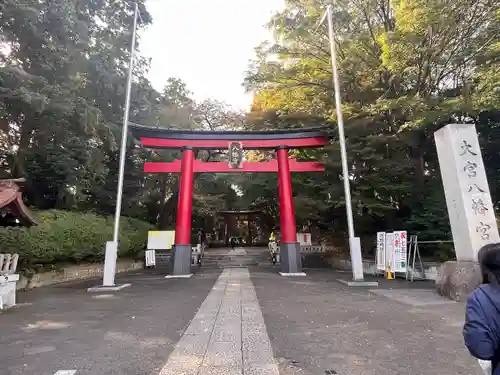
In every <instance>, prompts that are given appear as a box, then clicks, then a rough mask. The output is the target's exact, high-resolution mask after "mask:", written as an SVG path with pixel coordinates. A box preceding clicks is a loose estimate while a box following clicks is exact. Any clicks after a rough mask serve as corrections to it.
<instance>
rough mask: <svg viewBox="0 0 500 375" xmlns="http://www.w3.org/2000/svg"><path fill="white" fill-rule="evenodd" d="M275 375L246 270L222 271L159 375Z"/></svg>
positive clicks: (258, 309) (265, 333) (261, 319)
mask: <svg viewBox="0 0 500 375" xmlns="http://www.w3.org/2000/svg"><path fill="white" fill-rule="evenodd" d="M180 374H182V375H198V374H199V375H205V374H206V375H211V374H214V375H216V374H220V375H226V374H227V375H243V374H245V375H254V374H255V375H279V371H278V367H277V365H276V363H275V361H274V358H273V352H272V348H271V343H270V342H269V337H268V336H267V331H266V325H265V323H264V318H263V317H262V313H261V311H260V307H259V303H258V301H257V296H256V295H255V290H254V287H253V285H252V282H251V281H250V274H249V273H248V270H247V269H241V268H233V269H226V270H224V271H223V273H222V274H221V276H220V277H219V279H218V280H217V283H216V284H215V286H214V287H213V289H212V291H211V292H210V294H209V295H208V297H207V298H206V299H205V301H204V302H203V304H202V305H201V307H200V309H199V310H198V312H197V313H196V315H195V317H194V319H193V320H192V321H191V324H190V325H189V327H188V328H187V330H186V332H185V333H184V335H183V336H182V338H181V340H180V341H179V343H178V344H177V345H176V347H175V349H174V351H173V352H172V354H171V355H170V357H169V359H168V361H167V363H166V364H165V366H164V367H163V369H162V370H161V371H160V375H180Z"/></svg>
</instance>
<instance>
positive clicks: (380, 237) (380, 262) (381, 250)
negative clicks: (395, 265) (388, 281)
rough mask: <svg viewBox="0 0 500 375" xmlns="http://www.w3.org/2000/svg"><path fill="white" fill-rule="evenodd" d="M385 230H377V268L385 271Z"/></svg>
mask: <svg viewBox="0 0 500 375" xmlns="http://www.w3.org/2000/svg"><path fill="white" fill-rule="evenodd" d="M385 234H386V233H385V232H377V270H379V271H385V266H386V265H385Z"/></svg>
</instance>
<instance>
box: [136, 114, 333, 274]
mask: <svg viewBox="0 0 500 375" xmlns="http://www.w3.org/2000/svg"><path fill="white" fill-rule="evenodd" d="M131 130H132V133H133V134H134V136H135V137H136V138H138V139H140V140H141V143H142V145H143V146H144V147H146V148H151V149H182V150H183V151H182V159H181V160H175V161H174V162H168V163H145V165H144V172H148V173H181V180H180V188H179V201H178V206H177V221H176V230H175V245H174V247H173V250H172V258H171V259H172V275H173V276H179V277H182V276H188V275H191V216H192V200H193V184H194V173H204V172H205V173H249V172H250V173H255V172H267V173H274V172H277V173H278V188H279V202H280V223H281V243H280V255H281V257H280V258H281V271H282V274H293V273H299V272H302V260H301V257H300V245H299V244H298V243H297V229H296V223H295V212H294V207H293V195H292V180H291V172H322V171H324V167H323V166H322V165H320V164H318V163H316V162H299V161H297V160H295V159H291V158H290V157H289V155H288V150H289V149H297V148H316V147H322V146H324V145H325V144H327V143H328V133H327V131H326V129H325V128H302V129H290V130H272V131H220V132H209V131H188V130H172V129H160V128H152V127H145V126H139V125H135V124H134V125H132V126H131ZM195 149H204V150H214V149H228V150H229V160H228V162H202V161H200V160H195V158H194V150H195ZM245 149H247V150H275V151H276V160H271V161H268V162H245V161H244V160H243V150H245Z"/></svg>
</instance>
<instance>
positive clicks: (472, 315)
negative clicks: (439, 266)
mask: <svg viewBox="0 0 500 375" xmlns="http://www.w3.org/2000/svg"><path fill="white" fill-rule="evenodd" d="M463 334H464V340H465V345H466V346H467V348H468V349H469V351H470V353H471V354H472V355H473V356H474V357H476V358H478V359H483V360H488V361H491V367H492V371H493V373H492V375H500V366H499V363H500V286H494V285H491V284H483V285H481V286H480V287H478V288H477V289H476V290H474V291H473V292H472V295H471V296H470V297H469V299H468V300H467V310H466V313H465V325H464V332H463Z"/></svg>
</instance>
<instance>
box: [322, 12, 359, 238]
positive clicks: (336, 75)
mask: <svg viewBox="0 0 500 375" xmlns="http://www.w3.org/2000/svg"><path fill="white" fill-rule="evenodd" d="M326 12H327V18H328V37H329V39H330V53H331V59H332V72H333V87H334V90H335V107H336V109H337V125H338V129H339V143H340V157H341V160H342V176H343V180H344V194H345V208H346V212H347V227H348V230H349V239H351V238H354V219H353V217H352V203H351V188H350V186H349V169H348V167H347V152H346V145H345V135H344V119H343V118H342V101H341V98H340V82H339V73H338V71H337V51H336V46H335V38H334V34H333V19H332V18H333V13H332V6H331V5H327V10H326Z"/></svg>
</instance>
